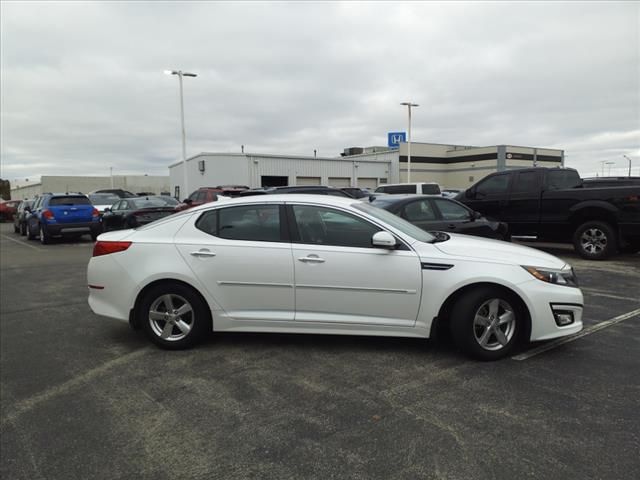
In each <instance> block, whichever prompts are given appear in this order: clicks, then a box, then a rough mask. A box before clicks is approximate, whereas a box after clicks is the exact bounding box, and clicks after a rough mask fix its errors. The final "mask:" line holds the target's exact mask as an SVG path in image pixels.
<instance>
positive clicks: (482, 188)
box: [476, 175, 509, 195]
mask: <svg viewBox="0 0 640 480" xmlns="http://www.w3.org/2000/svg"><path fill="white" fill-rule="evenodd" d="M508 187H509V176H508V175H496V176H494V177H490V178H487V179H486V180H483V181H482V182H480V183H479V184H478V186H477V188H476V192H477V193H480V194H482V195H499V194H502V193H507V188H508Z"/></svg>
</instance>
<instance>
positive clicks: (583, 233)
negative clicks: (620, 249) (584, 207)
mask: <svg viewBox="0 0 640 480" xmlns="http://www.w3.org/2000/svg"><path fill="white" fill-rule="evenodd" d="M616 245H617V240H616V232H615V230H614V229H613V228H612V227H611V225H609V224H608V223H605V222H599V221H591V222H585V223H583V224H582V225H580V226H579V227H578V228H577V229H576V231H575V233H574V235H573V246H574V248H575V250H576V252H577V253H578V255H580V256H581V257H582V258H586V259H588V260H604V259H605V258H607V257H609V256H611V255H613V254H614V253H615V251H616Z"/></svg>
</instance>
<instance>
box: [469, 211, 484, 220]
mask: <svg viewBox="0 0 640 480" xmlns="http://www.w3.org/2000/svg"><path fill="white" fill-rule="evenodd" d="M480 218H482V214H481V213H480V212H473V214H472V215H471V221H472V222H473V221H474V220H478V219H480Z"/></svg>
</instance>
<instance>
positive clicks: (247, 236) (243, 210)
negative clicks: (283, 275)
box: [196, 205, 281, 242]
mask: <svg viewBox="0 0 640 480" xmlns="http://www.w3.org/2000/svg"><path fill="white" fill-rule="evenodd" d="M196 228H197V229H199V230H202V231H203V232H205V233H208V234H209V235H213V236H216V237H219V238H225V239H228V240H249V241H255V242H280V241H281V235H280V207H279V206H278V205H247V206H242V207H229V208H220V209H217V210H212V211H209V212H206V213H204V214H203V215H202V216H201V217H200V218H199V219H198V221H197V222H196Z"/></svg>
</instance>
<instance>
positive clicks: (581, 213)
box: [569, 202, 618, 232]
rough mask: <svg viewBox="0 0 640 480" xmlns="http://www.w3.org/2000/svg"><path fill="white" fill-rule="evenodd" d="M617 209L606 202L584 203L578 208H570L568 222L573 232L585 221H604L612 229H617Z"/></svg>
mask: <svg viewBox="0 0 640 480" xmlns="http://www.w3.org/2000/svg"><path fill="white" fill-rule="evenodd" d="M617 213H618V211H617V209H616V208H615V207H614V206H613V205H610V204H608V203H606V202H590V203H584V204H582V205H581V206H580V207H579V208H576V209H572V211H571V216H570V217H569V222H570V223H571V226H572V230H573V232H575V231H576V229H577V228H578V227H579V226H580V225H582V224H583V223H586V222H592V221H593V222H605V223H608V224H609V225H611V228H613V229H614V230H617V229H618V217H617Z"/></svg>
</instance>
